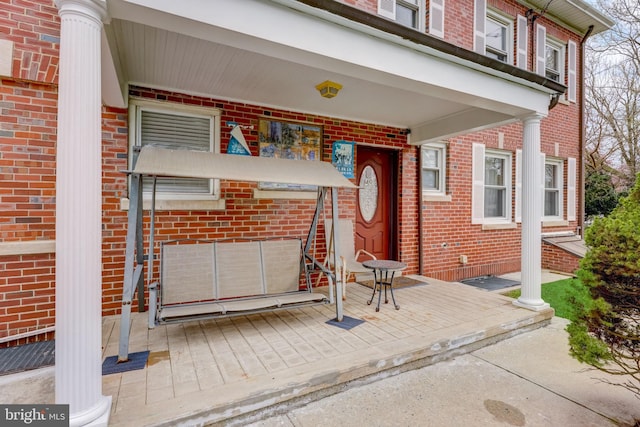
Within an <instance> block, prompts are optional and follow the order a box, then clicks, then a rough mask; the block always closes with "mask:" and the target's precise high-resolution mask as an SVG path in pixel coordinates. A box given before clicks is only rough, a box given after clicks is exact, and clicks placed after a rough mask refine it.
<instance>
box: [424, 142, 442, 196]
mask: <svg viewBox="0 0 640 427" xmlns="http://www.w3.org/2000/svg"><path fill="white" fill-rule="evenodd" d="M446 158H447V157H446V146H445V144H425V145H423V146H422V191H423V193H426V194H428V195H444V194H445V191H446V190H445V174H446V168H445V165H446Z"/></svg>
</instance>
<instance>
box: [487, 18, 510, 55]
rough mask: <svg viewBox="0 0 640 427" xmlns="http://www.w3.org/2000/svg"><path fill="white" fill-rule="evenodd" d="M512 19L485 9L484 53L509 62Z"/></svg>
mask: <svg viewBox="0 0 640 427" xmlns="http://www.w3.org/2000/svg"><path fill="white" fill-rule="evenodd" d="M512 32H513V23H512V20H511V19H509V18H507V17H504V16H502V15H499V14H497V13H496V12H494V11H491V10H487V17H486V23H485V55H487V56H489V57H491V58H494V59H497V60H498V61H502V62H505V63H507V64H511V63H512V61H511V51H512V50H513V48H512V46H511V45H512V40H513V36H512Z"/></svg>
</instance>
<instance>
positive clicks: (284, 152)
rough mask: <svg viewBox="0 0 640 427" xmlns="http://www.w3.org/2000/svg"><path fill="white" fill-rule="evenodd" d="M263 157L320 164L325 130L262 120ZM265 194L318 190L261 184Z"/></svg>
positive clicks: (315, 126) (298, 186)
mask: <svg viewBox="0 0 640 427" xmlns="http://www.w3.org/2000/svg"><path fill="white" fill-rule="evenodd" d="M258 142H259V146H260V157H277V158H281V159H290V160H302V161H316V162H318V161H321V153H322V151H321V149H322V127H321V126H318V125H314V124H310V123H297V122H282V121H277V120H267V119H261V120H260V122H259V126H258ZM259 186H260V188H261V189H266V190H315V189H316V187H315V186H313V185H294V184H281V183H274V182H261V183H260V185H259Z"/></svg>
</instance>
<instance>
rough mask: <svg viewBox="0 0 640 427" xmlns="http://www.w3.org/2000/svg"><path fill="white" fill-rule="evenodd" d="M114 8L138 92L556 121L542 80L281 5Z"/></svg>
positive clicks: (418, 119)
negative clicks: (337, 87) (325, 89)
mask: <svg viewBox="0 0 640 427" xmlns="http://www.w3.org/2000/svg"><path fill="white" fill-rule="evenodd" d="M285 3H286V2H285ZM299 5H302V4H301V3H300V4H299ZM300 7H303V8H304V7H306V6H305V5H302V6H300ZM316 12H317V10H316ZM109 13H110V15H111V18H112V20H111V24H109V25H108V26H107V30H108V35H109V41H110V48H111V53H112V55H113V57H114V63H115V68H116V69H117V70H118V73H119V75H120V76H121V79H120V80H121V81H124V82H128V83H130V84H134V85H140V86H147V87H156V88H160V89H167V90H175V91H179V92H183V93H189V94H196V95H205V96H207V95H208V96H212V97H215V98H219V99H228V100H232V101H240V102H246V103H252V104H257V105H264V106H265V107H275V108H281V109H288V110H292V111H298V112H302V113H310V114H316V115H322V116H327V117H335V118H341V119H347V120H354V121H359V122H364V123H376V124H383V125H389V126H394V127H397V128H414V127H417V126H423V125H425V124H429V123H436V122H438V121H440V120H442V119H443V118H448V117H455V116H456V115H457V114H469V110H470V109H472V110H473V109H478V111H487V112H493V113H495V114H493V115H492V114H482V117H484V118H485V119H488V120H494V118H497V119H500V121H503V120H502V119H504V117H505V116H506V117H512V118H515V117H521V116H524V115H527V114H531V113H539V114H542V115H545V114H546V113H547V109H548V105H549V100H550V94H551V90H549V89H547V88H544V87H541V86H539V85H537V84H534V83H532V82H529V81H526V80H524V79H521V78H518V77H515V76H511V75H508V74H506V73H501V72H499V71H497V70H493V69H489V68H487V67H482V66H480V65H479V64H476V63H472V62H470V61H464V60H461V59H460V58H456V57H453V56H451V55H446V54H443V53H441V52H438V51H435V50H434V49H431V48H428V47H425V46H422V45H418V44H415V43H413V42H409V41H407V40H404V39H400V38H399V37H398V36H394V35H391V34H387V33H383V32H382V31H379V30H375V29H372V28H370V27H367V26H364V25H361V24H357V23H354V22H351V21H349V22H345V23H342V24H338V23H336V22H332V21H330V20H327V19H321V18H318V17H317V16H311V15H310V14H308V13H303V12H301V11H299V10H293V9H292V8H287V7H283V6H282V5H279V4H276V3H275V2H272V1H255V0H241V1H240V0H211V1H202V0H183V1H180V2H175V1H169V0H153V1H152V0H110V2H109ZM332 19H343V20H344V18H340V17H335V16H333V15H332ZM283 22H286V23H287V24H286V25H282V24H281V23H283ZM324 80H332V81H336V82H338V83H340V84H342V85H343V89H342V91H341V92H340V93H339V94H338V96H336V97H335V98H332V99H330V100H327V99H324V98H321V97H320V96H319V94H318V93H317V91H316V90H315V85H317V84H318V83H320V82H322V81H324ZM492 123H495V122H484V123H481V124H480V125H482V126H485V127H488V126H490V125H491V124H492ZM465 126H466V124H465V123H461V122H460V123H457V125H456V126H455V127H456V129H449V130H452V131H455V132H457V133H460V132H463V131H465V129H469V128H467V127H465ZM447 127H448V128H449V127H450V123H448V124H447Z"/></svg>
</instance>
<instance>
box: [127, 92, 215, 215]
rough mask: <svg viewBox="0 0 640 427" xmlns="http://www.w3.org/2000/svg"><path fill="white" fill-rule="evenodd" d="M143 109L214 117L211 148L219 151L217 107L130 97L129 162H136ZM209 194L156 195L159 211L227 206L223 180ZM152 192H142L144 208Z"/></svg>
mask: <svg viewBox="0 0 640 427" xmlns="http://www.w3.org/2000/svg"><path fill="white" fill-rule="evenodd" d="M141 108H144V109H148V110H155V111H159V112H163V113H168V114H172V113H173V114H184V115H193V116H201V117H202V116H204V117H210V118H211V119H212V129H211V151H212V152H215V153H219V152H220V115H221V111H220V110H219V109H217V108H210V107H199V106H192V105H185V104H178V103H171V102H165V101H156V100H149V99H140V98H131V99H130V100H129V165H132V163H133V154H134V153H133V152H134V150H133V148H134V147H136V146H139V128H138V117H139V116H138V113H139V111H140V109H141ZM210 189H211V193H210V194H178V193H163V194H162V193H160V194H156V209H157V210H174V209H179V210H182V209H184V210H198V209H224V207H225V201H224V200H223V199H221V198H220V180H218V179H214V180H212V183H211V185H210ZM150 199H151V195H150V194H149V193H143V200H144V209H147V207H148V206H149V201H150ZM120 204H121V209H123V210H127V209H128V208H129V199H122V200H121V202H120Z"/></svg>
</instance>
